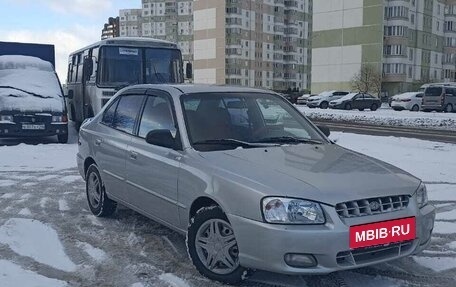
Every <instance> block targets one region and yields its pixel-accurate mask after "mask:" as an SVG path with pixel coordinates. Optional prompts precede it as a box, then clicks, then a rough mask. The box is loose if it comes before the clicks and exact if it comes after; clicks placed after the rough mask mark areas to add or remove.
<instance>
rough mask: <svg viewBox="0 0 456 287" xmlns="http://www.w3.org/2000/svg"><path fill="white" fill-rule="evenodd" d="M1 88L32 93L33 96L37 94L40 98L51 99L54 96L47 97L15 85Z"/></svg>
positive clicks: (0, 87) (1, 87)
mask: <svg viewBox="0 0 456 287" xmlns="http://www.w3.org/2000/svg"><path fill="white" fill-rule="evenodd" d="M0 89H12V90H16V91H20V92H23V93H26V94H29V95H32V96H35V97H38V98H42V99H50V98H52V97H45V96H43V95H39V94H35V93H32V92H28V91H26V90H23V89H19V88H15V87H11V86H0Z"/></svg>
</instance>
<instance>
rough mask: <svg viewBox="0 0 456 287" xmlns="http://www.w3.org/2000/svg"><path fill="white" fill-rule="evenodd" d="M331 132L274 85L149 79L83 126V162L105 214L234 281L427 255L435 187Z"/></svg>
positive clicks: (93, 198) (93, 202) (208, 272)
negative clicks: (144, 225)
mask: <svg viewBox="0 0 456 287" xmlns="http://www.w3.org/2000/svg"><path fill="white" fill-rule="evenodd" d="M328 135H329V130H328V129H326V128H324V127H321V128H318V127H316V126H314V125H313V124H312V123H311V122H310V121H309V120H308V119H307V118H306V117H304V116H303V115H302V114H301V113H300V112H299V111H298V110H297V109H296V108H295V107H294V106H293V105H291V104H290V103H289V102H287V101H286V100H285V99H283V98H282V97H281V96H279V95H277V94H274V93H272V92H266V91H262V90H256V89H248V88H236V87H216V86H199V85H174V86H173V85H139V86H133V87H129V88H125V89H123V90H121V91H119V92H118V93H117V94H116V95H115V96H114V97H113V98H112V99H111V100H110V101H109V103H107V104H106V106H105V107H104V108H103V109H102V111H101V112H100V113H99V114H98V115H96V116H95V117H94V118H92V119H90V120H88V121H86V122H85V123H84V124H83V125H82V127H81V130H80V135H79V152H78V156H77V159H78V166H79V171H80V173H81V175H82V176H83V178H84V179H85V180H86V190H87V198H88V204H89V207H90V210H91V211H92V212H93V214H94V215H96V216H109V215H111V214H113V213H114V212H115V210H116V206H117V204H118V203H120V204H122V205H124V206H127V207H129V208H131V209H134V210H136V211H137V212H139V213H142V214H144V215H145V216H147V217H149V218H151V219H153V220H155V221H157V222H160V223H162V224H163V225H166V226H168V227H170V228H172V229H174V230H177V231H178V232H181V233H182V234H185V235H186V236H187V245H188V253H189V256H190V258H191V260H192V262H193V264H194V265H195V267H196V268H197V269H198V271H199V272H200V273H201V274H203V275H204V276H207V277H208V278H211V279H213V280H217V281H221V282H224V283H230V284H236V283H239V282H240V281H241V280H243V279H245V278H246V277H247V276H248V275H249V274H250V273H251V272H252V270H256V269H260V270H267V271H272V272H278V273H284V274H327V273H330V272H333V271H338V270H343V269H352V268H358V267H363V266H367V265H371V264H376V263H380V262H385V261H389V260H393V259H397V258H401V257H404V256H409V255H412V254H415V253H417V252H420V251H422V250H423V249H425V248H426V247H427V246H428V244H429V243H430V239H431V233H432V229H433V226H434V217H435V208H434V207H433V206H431V205H430V204H428V200H427V192H426V187H425V185H424V184H423V183H422V182H421V181H420V180H419V179H417V178H416V177H414V176H412V175H410V174H408V173H406V172H404V171H402V170H400V169H398V168H396V167H394V166H391V165H389V164H386V163H384V162H381V161H379V160H376V159H373V158H370V157H367V156H364V155H362V154H358V153H355V152H353V151H350V150H347V149H344V148H341V147H339V146H338V145H336V144H334V143H333V142H331V141H330V140H329V139H328V138H327V136H328Z"/></svg>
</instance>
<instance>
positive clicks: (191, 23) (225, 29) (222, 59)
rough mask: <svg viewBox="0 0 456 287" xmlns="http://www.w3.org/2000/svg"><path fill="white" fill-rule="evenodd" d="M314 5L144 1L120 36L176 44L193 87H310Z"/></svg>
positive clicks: (268, 0) (267, 0)
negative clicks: (187, 64) (187, 65)
mask: <svg viewBox="0 0 456 287" xmlns="http://www.w3.org/2000/svg"><path fill="white" fill-rule="evenodd" d="M312 2H313V1H312V0H196V1H189V0H187V1H183V0H142V8H141V9H130V10H121V11H120V27H121V30H120V36H142V37H153V38H159V39H165V40H169V41H173V42H177V43H178V44H179V47H180V48H181V50H182V52H183V56H184V60H186V61H191V62H193V63H194V81H195V82H196V83H211V84H231V85H243V86H251V87H264V88H269V89H274V90H288V89H299V90H305V89H308V88H309V87H310V79H311V78H310V61H311V51H310V49H309V47H310V40H309V35H310V34H311V29H312V25H311V23H312Z"/></svg>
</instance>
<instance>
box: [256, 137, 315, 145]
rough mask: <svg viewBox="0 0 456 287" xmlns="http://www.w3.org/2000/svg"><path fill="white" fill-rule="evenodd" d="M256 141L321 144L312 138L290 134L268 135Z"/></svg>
mask: <svg viewBox="0 0 456 287" xmlns="http://www.w3.org/2000/svg"><path fill="white" fill-rule="evenodd" d="M255 142H256V143H282V144H290V143H294V144H299V143H305V144H323V142H322V141H319V140H313V139H305V138H296V137H292V136H281V137H269V138H264V139H260V140H257V141H255Z"/></svg>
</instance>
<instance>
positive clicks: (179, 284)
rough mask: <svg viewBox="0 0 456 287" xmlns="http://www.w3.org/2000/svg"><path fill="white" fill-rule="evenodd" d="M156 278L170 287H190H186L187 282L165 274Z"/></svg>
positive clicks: (187, 286) (188, 286)
mask: <svg viewBox="0 0 456 287" xmlns="http://www.w3.org/2000/svg"><path fill="white" fill-rule="evenodd" d="M158 278H159V279H160V280H162V281H164V282H166V283H168V284H169V285H170V287H190V285H188V283H187V282H185V281H184V280H182V279H181V278H179V277H177V276H176V275H174V274H170V273H165V274H162V275H160V276H158Z"/></svg>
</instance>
